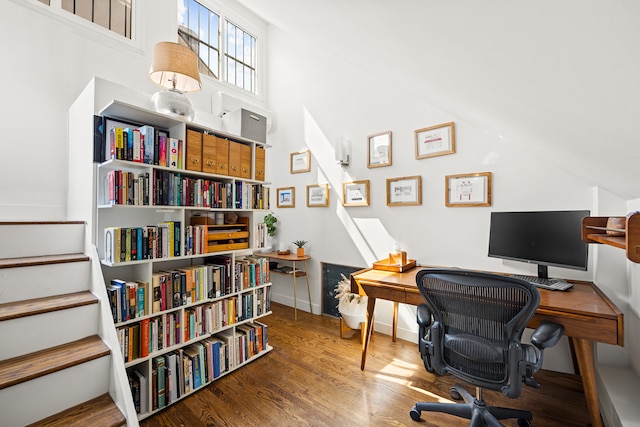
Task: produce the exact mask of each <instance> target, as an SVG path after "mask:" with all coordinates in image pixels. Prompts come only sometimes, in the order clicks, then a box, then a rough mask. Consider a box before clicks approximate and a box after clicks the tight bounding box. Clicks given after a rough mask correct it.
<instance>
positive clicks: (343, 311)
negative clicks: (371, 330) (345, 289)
mask: <svg viewBox="0 0 640 427" xmlns="http://www.w3.org/2000/svg"><path fill="white" fill-rule="evenodd" d="M338 311H339V312H340V316H341V317H342V319H343V320H344V323H345V324H346V325H347V326H348V327H350V328H351V329H360V324H361V323H364V322H365V321H366V320H367V299H366V297H364V298H361V300H360V302H358V301H357V300H353V301H347V300H346V299H345V300H342V301H340V303H338Z"/></svg>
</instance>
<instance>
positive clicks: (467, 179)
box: [445, 172, 491, 207]
mask: <svg viewBox="0 0 640 427" xmlns="http://www.w3.org/2000/svg"><path fill="white" fill-rule="evenodd" d="M445 186H446V192H445V204H446V205H447V206H449V207H456V206H461V207H464V206H491V172H478V173H468V174H460V175H448V176H446V177H445Z"/></svg>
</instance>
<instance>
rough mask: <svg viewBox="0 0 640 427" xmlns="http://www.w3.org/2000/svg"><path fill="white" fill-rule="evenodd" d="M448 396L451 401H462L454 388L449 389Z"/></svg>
mask: <svg viewBox="0 0 640 427" xmlns="http://www.w3.org/2000/svg"><path fill="white" fill-rule="evenodd" d="M449 396H451V398H452V399H453V400H462V396H461V395H460V393H458V390H456V388H455V387H451V390H449Z"/></svg>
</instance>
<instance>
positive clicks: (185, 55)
mask: <svg viewBox="0 0 640 427" xmlns="http://www.w3.org/2000/svg"><path fill="white" fill-rule="evenodd" d="M149 78H150V79H151V81H152V82H154V83H155V84H157V85H159V86H162V87H164V88H167V89H175V90H179V91H180V92H195V91H198V90H200V89H202V83H201V82H200V73H199V72H198V56H197V55H196V54H195V52H194V51H192V50H191V49H189V48H188V47H186V46H182V45H180V44H178V43H172V42H160V43H158V44H156V45H155V46H154V48H153V63H152V64H151V71H149Z"/></svg>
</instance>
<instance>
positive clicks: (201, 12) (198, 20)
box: [178, 0, 220, 79]
mask: <svg viewBox="0 0 640 427" xmlns="http://www.w3.org/2000/svg"><path fill="white" fill-rule="evenodd" d="M219 28H220V16H219V15H217V14H216V13H213V12H212V11H210V10H209V9H207V8H206V7H204V6H202V5H201V4H200V3H198V2H197V1H194V0H179V1H178V38H179V39H180V40H181V41H182V42H184V44H186V45H187V46H189V47H190V48H191V50H193V51H194V52H195V53H197V54H198V57H199V58H200V61H199V63H198V71H200V74H205V75H208V76H210V77H213V78H214V79H219V76H220V53H219V50H220V48H219V46H220V30H219Z"/></svg>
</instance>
